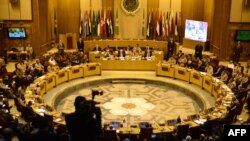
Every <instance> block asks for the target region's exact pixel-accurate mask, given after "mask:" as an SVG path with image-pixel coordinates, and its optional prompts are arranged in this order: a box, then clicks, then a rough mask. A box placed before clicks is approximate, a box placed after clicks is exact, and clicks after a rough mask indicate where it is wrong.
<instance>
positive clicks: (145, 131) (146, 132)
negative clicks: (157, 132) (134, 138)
mask: <svg viewBox="0 0 250 141" xmlns="http://www.w3.org/2000/svg"><path fill="white" fill-rule="evenodd" d="M152 134H153V128H152V127H147V128H140V133H139V139H138V141H144V140H145V139H146V140H148V141H149V140H151V135H152Z"/></svg>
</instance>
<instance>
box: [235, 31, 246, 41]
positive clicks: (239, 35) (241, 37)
mask: <svg viewBox="0 0 250 141" xmlns="http://www.w3.org/2000/svg"><path fill="white" fill-rule="evenodd" d="M235 40H236V41H250V29H249V30H236V33H235Z"/></svg>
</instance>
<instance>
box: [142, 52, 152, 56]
mask: <svg viewBox="0 0 250 141" xmlns="http://www.w3.org/2000/svg"><path fill="white" fill-rule="evenodd" d="M147 54H148V50H145V52H144V57H147ZM151 56H152V50H149V57H151Z"/></svg>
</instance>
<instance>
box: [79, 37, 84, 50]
mask: <svg viewBox="0 0 250 141" xmlns="http://www.w3.org/2000/svg"><path fill="white" fill-rule="evenodd" d="M77 48H78V50H79V51H81V52H84V41H83V39H82V38H79V40H78V41H77Z"/></svg>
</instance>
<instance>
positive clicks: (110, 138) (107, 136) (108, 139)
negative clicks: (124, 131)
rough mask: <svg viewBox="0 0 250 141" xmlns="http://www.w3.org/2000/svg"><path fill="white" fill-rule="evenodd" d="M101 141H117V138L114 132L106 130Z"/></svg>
mask: <svg viewBox="0 0 250 141" xmlns="http://www.w3.org/2000/svg"><path fill="white" fill-rule="evenodd" d="M103 141H119V137H118V135H117V133H116V130H107V129H104V131H103Z"/></svg>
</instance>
